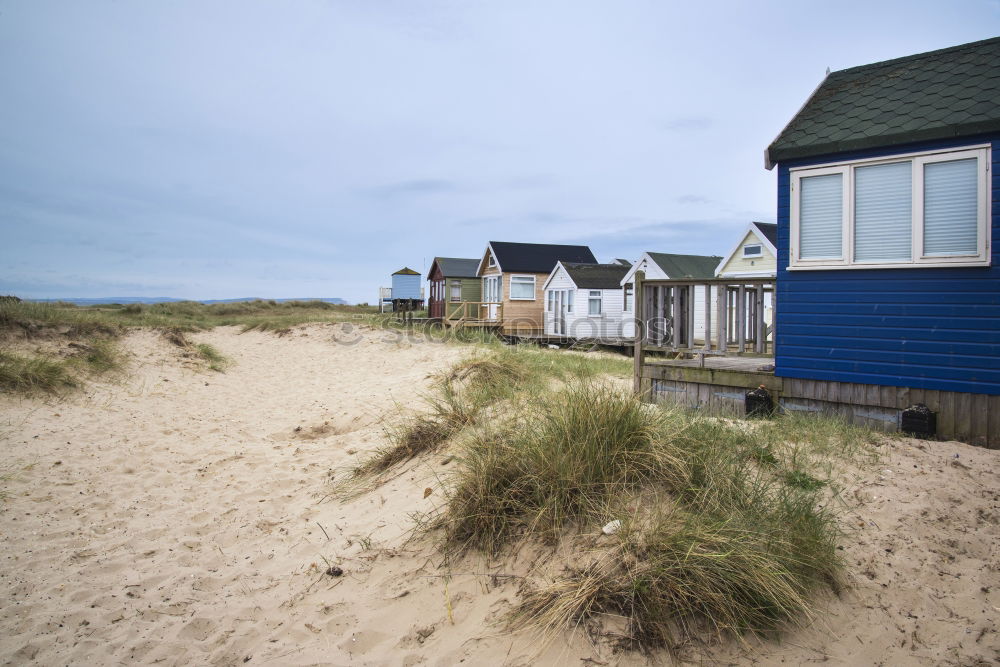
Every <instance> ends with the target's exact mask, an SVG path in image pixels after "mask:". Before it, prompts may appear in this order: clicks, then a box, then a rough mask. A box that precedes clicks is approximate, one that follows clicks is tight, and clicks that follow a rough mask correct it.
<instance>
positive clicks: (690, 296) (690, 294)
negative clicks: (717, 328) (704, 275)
mask: <svg viewBox="0 0 1000 667" xmlns="http://www.w3.org/2000/svg"><path fill="white" fill-rule="evenodd" d="M696 289H697V288H696V287H695V286H694V285H693V284H692V285H688V286H687V287H686V288H685V291H686V292H687V311H688V316H687V334H688V335H687V340H686V341H685V342H686V343H687V346H686V347H687V348H688V349H689V350H693V349H694V321H695V317H694V304H695V303H697V299H695V298H694V295H695V291H696Z"/></svg>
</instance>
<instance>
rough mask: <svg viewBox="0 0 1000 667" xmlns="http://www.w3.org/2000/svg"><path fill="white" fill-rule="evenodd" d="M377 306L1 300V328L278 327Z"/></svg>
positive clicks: (361, 316)
mask: <svg viewBox="0 0 1000 667" xmlns="http://www.w3.org/2000/svg"><path fill="white" fill-rule="evenodd" d="M376 310H377V309H376V308H374V307H369V306H347V305H338V304H331V303H326V302H323V301H285V302H277V301H268V300H257V301H241V302H237V303H215V304H203V303H198V302H195V301H174V302H168V303H157V304H135V303H133V304H127V305H123V304H114V303H110V304H101V305H99V306H81V307H78V306H74V305H73V304H68V303H36V302H31V301H14V300H0V330H14V331H20V332H23V333H24V334H26V335H29V336H30V335H33V334H36V333H37V332H38V331H39V330H41V329H46V328H49V329H52V328H58V329H62V330H66V331H65V333H67V334H69V335H95V334H102V335H115V334H118V333H121V332H122V331H124V330H125V329H126V328H128V327H151V328H179V329H182V330H184V331H189V332H190V331H198V330H204V329H210V328H213V327H217V326H239V327H243V328H245V329H247V330H249V329H253V328H262V329H265V330H280V329H287V328H289V327H292V326H297V325H299V324H305V323H308V322H343V321H351V320H360V321H367V320H372V319H374V317H375V315H376Z"/></svg>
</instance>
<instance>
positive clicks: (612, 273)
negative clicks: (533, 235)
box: [562, 262, 632, 289]
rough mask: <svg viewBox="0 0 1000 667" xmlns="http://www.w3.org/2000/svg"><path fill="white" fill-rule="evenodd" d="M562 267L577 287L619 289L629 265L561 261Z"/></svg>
mask: <svg viewBox="0 0 1000 667" xmlns="http://www.w3.org/2000/svg"><path fill="white" fill-rule="evenodd" d="M562 265H563V268H564V269H566V273H568V274H569V277H570V278H572V279H573V282H574V283H575V284H576V286H577V287H578V288H579V289H620V288H621V282H622V278H624V277H625V274H626V273H628V271H629V269H630V268H632V267H630V266H626V265H624V264H580V263H576V262H563V263H562Z"/></svg>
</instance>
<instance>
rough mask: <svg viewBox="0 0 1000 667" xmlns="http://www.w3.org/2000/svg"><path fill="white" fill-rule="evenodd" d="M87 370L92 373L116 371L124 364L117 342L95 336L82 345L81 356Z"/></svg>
mask: <svg viewBox="0 0 1000 667" xmlns="http://www.w3.org/2000/svg"><path fill="white" fill-rule="evenodd" d="M81 358H82V359H83V362H84V363H85V364H86V367H87V370H88V371H89V372H90V373H92V374H94V375H103V374H106V373H116V372H119V371H121V370H122V369H123V368H124V366H125V361H124V357H123V355H122V352H121V348H120V347H119V345H118V342H117V341H116V340H113V339H109V338H95V339H92V340H91V341H89V344H88V345H86V346H84V348H83V354H82V357H81Z"/></svg>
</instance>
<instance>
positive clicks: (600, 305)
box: [587, 289, 604, 317]
mask: <svg viewBox="0 0 1000 667" xmlns="http://www.w3.org/2000/svg"><path fill="white" fill-rule="evenodd" d="M595 295H596V296H595ZM594 301H596V302H597V312H596V313H592V312H590V304H591V303H592V302H594ZM603 316H604V291H603V290H599V289H592V290H587V317H603Z"/></svg>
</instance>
